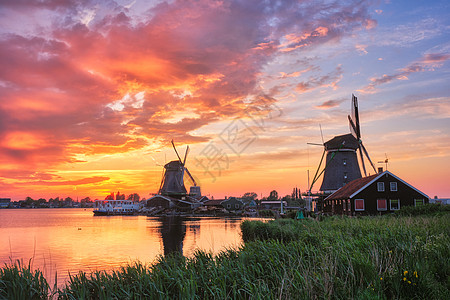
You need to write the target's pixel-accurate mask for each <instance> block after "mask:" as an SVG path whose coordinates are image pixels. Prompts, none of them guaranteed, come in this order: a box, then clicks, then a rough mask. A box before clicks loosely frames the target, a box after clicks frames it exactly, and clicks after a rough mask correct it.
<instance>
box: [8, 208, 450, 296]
mask: <svg viewBox="0 0 450 300" xmlns="http://www.w3.org/2000/svg"><path fill="white" fill-rule="evenodd" d="M449 225H450V215H449V214H448V213H447V214H437V215H427V216H414V217H411V216H400V217H392V216H386V217H364V218H347V217H343V218H341V217H330V218H325V219H324V220H323V221H317V220H314V219H305V220H302V221H297V220H276V221H271V222H267V223H263V222H259V221H245V222H243V223H242V225H241V230H242V235H243V239H244V241H245V244H244V245H243V246H242V247H240V248H239V249H227V250H224V251H222V252H221V253H219V254H218V255H216V256H213V255H212V254H211V253H208V252H204V251H197V252H196V253H194V255H193V256H192V257H183V256H181V255H172V256H168V257H159V258H158V259H157V261H156V262H155V263H154V264H152V265H144V264H142V263H139V262H136V263H134V264H130V265H127V266H123V267H122V268H120V269H119V270H115V271H110V272H105V271H96V272H93V273H90V274H87V273H85V272H80V273H78V274H74V275H71V276H70V278H69V280H68V282H67V283H66V284H65V286H64V287H62V288H60V289H59V290H58V291H57V293H56V296H58V297H59V298H61V299H330V298H331V299H450V292H449V291H450V280H449V278H450V276H449V275H450V261H449V259H450V226H449ZM15 268H16V269H17V270H19V268H18V267H17V266H16V267H15ZM2 272H5V268H4V269H3V270H2ZM30 272H31V271H30ZM16 273H17V272H16ZM1 274H3V273H1ZM16 276H17V278H15V279H14V280H16V281H17V280H18V278H20V277H21V276H23V275H21V274H17V275H16ZM41 277H42V274H41V276H40V277H38V279H39V280H41V281H39V282H40V285H39V287H42V288H43V289H44V290H45V289H47V290H48V285H46V282H45V281H43V279H40V278H41ZM2 278H3V277H2ZM2 280H3V279H2ZM21 280H22V279H21ZM9 285H11V284H9ZM2 286H3V281H2V283H1V285H0V292H1V293H2V294H0V295H2V297H3V298H8V299H9V298H12V299H19V298H20V297H16V298H14V297H9V296H8V295H12V294H8V292H11V290H8V291H6V292H4V291H3V290H2ZM5 295H6V296H5ZM27 295H28V294H27ZM48 296H49V295H48V294H45V293H41V294H39V296H38V298H41V299H45V298H46V297H48ZM36 299H37V298H36Z"/></svg>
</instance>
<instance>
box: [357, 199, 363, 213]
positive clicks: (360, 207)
mask: <svg viewBox="0 0 450 300" xmlns="http://www.w3.org/2000/svg"><path fill="white" fill-rule="evenodd" d="M362 210H364V199H355V211H362Z"/></svg>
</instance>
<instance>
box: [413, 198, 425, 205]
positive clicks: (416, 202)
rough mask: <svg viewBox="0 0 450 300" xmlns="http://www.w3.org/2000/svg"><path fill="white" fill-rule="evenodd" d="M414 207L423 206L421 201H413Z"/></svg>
mask: <svg viewBox="0 0 450 300" xmlns="http://www.w3.org/2000/svg"><path fill="white" fill-rule="evenodd" d="M414 205H415V206H421V205H424V201H423V199H414Z"/></svg>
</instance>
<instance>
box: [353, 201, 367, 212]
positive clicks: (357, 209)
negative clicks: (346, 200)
mask: <svg viewBox="0 0 450 300" xmlns="http://www.w3.org/2000/svg"><path fill="white" fill-rule="evenodd" d="M356 201H362V202H363V208H362V209H360V208H356ZM364 202H365V201H364V199H355V201H354V204H355V211H364V210H365V208H366V205H365V203H364Z"/></svg>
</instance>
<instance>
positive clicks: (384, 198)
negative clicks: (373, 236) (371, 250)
mask: <svg viewBox="0 0 450 300" xmlns="http://www.w3.org/2000/svg"><path fill="white" fill-rule="evenodd" d="M429 199H430V198H429V197H428V196H427V195H426V194H424V193H422V192H421V191H419V190H418V189H416V188H415V187H413V186H412V185H410V184H408V183H406V182H405V181H403V180H402V179H400V178H399V177H397V176H395V175H394V174H392V173H391V172H389V171H384V172H381V173H378V174H375V175H372V176H367V177H363V178H360V179H356V180H353V181H351V182H349V183H348V184H346V185H345V186H343V187H342V188H340V189H339V190H337V191H336V192H334V193H333V194H331V195H330V196H328V197H327V198H325V200H324V203H323V212H324V213H329V214H340V215H342V214H344V215H359V214H362V215H374V214H379V213H387V212H393V211H396V210H399V209H401V207H403V206H419V205H423V204H425V203H428V202H429Z"/></svg>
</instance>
